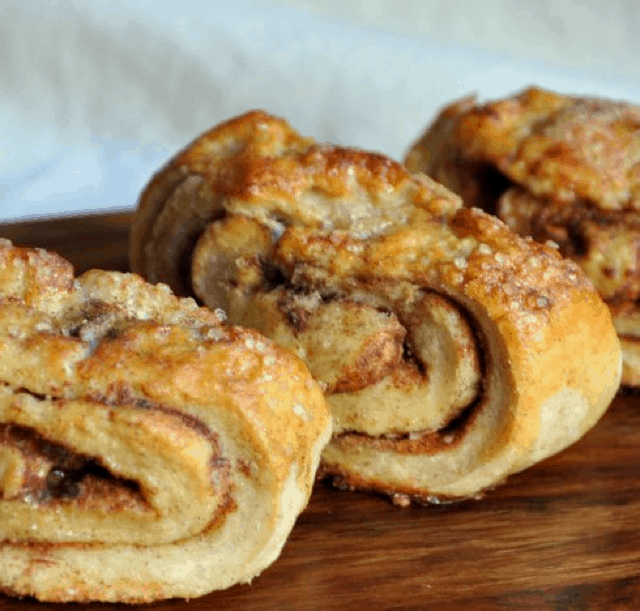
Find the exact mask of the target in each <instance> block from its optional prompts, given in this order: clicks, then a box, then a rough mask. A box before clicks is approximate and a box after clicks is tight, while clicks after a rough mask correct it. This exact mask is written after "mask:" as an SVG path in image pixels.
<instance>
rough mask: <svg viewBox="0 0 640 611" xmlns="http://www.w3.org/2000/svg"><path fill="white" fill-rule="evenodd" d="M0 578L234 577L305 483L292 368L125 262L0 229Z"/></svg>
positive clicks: (253, 560)
mask: <svg viewBox="0 0 640 611" xmlns="http://www.w3.org/2000/svg"><path fill="white" fill-rule="evenodd" d="M0 381H1V384H0V530H1V532H2V543H0V590H2V591H3V592H5V593H8V594H11V595H16V596H34V597H36V598H38V599H40V600H46V601H57V602H60V601H63V602H64V601H85V602H86V601H121V602H129V603H133V602H149V601H152V600H157V599H163V598H170V597H184V598H189V597H195V596H200V595H202V594H205V593H208V592H210V591H212V590H215V589H221V588H226V587H228V586H231V585H233V584H235V583H240V582H247V581H249V580H251V579H252V578H253V577H254V576H256V575H257V574H258V573H259V572H260V571H262V570H263V569H264V568H265V567H267V566H268V565H269V564H270V563H271V562H273V561H274V560H275V559H276V558H277V556H278V555H279V553H280V550H281V548H282V546H283V544H284V543H285V540H286V538H287V536H288V534H289V532H290V530H291V528H292V527H293V524H294V521H295V520H296V518H297V516H298V514H299V513H300V512H301V511H302V510H303V508H304V507H305V505H306V503H307V500H308V498H309V495H310V492H311V488H312V485H313V482H314V481H315V474H316V469H317V466H318V463H319V459H320V452H321V449H322V447H323V446H324V445H325V443H326V442H327V440H328V438H329V436H330V414H329V412H328V409H327V407H326V403H325V401H324V398H323V395H322V391H321V390H320V389H319V387H318V385H317V384H316V383H315V382H314V381H313V379H312V378H311V376H310V375H309V372H308V370H307V368H306V367H305V366H304V364H303V363H302V362H301V361H300V360H299V359H297V358H296V357H295V356H293V355H291V354H289V353H288V352H286V351H284V350H282V349H281V348H279V347H277V346H276V345H274V344H273V343H272V342H270V341H268V340H267V339H265V338H264V337H262V336H260V335H259V334H257V333H256V332H255V331H249V330H242V329H238V328H234V327H227V326H224V325H223V324H222V322H221V318H220V315H219V313H215V312H212V311H210V310H208V309H206V308H200V307H198V306H197V304H196V303H195V302H194V300H193V299H183V300H179V299H177V298H176V297H175V296H174V295H172V294H171V292H170V290H169V288H168V287H167V286H163V285H158V286H151V285H149V284H146V283H145V282H144V281H143V280H142V279H141V278H140V277H139V276H136V275H133V274H120V273H115V272H105V271H96V270H94V271H89V272H87V273H85V274H84V275H82V276H80V277H79V278H77V279H74V277H73V270H72V267H71V265H70V264H69V263H68V262H67V261H65V260H64V259H62V258H61V257H59V256H57V255H55V254H52V253H47V252H45V251H42V250H33V249H26V248H17V247H13V246H12V245H11V244H10V243H9V242H8V241H6V240H3V241H1V243H0Z"/></svg>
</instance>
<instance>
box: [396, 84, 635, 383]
mask: <svg viewBox="0 0 640 611" xmlns="http://www.w3.org/2000/svg"><path fill="white" fill-rule="evenodd" d="M405 163H406V165H407V167H408V168H409V169H410V170H411V171H413V172H424V173H426V174H428V175H429V176H431V177H433V178H434V179H436V180H437V181H439V182H441V183H442V184H444V185H446V186H447V187H449V188H450V189H452V190H453V191H455V192H456V193H458V194H460V195H461V196H462V198H463V200H464V201H465V203H466V204H467V205H469V206H478V207H481V208H483V209H484V210H486V211H487V212H490V213H492V214H496V215H497V216H498V217H499V218H500V219H502V220H503V221H504V222H505V223H506V224H507V225H508V226H509V227H510V228H511V229H513V230H514V231H516V232H518V233H520V234H521V235H528V236H532V237H533V238H534V239H535V240H537V241H540V242H545V241H547V240H551V241H553V242H555V243H557V244H558V245H559V248H560V252H561V253H562V255H563V256H565V257H569V258H571V259H572V260H574V261H575V262H576V263H578V265H579V266H580V267H581V268H582V270H583V271H584V272H585V273H586V274H587V275H588V277H589V278H590V279H591V281H592V282H593V284H594V286H595V287H596V289H597V290H598V292H599V293H600V295H601V296H602V298H603V299H604V300H605V302H606V303H607V304H608V305H609V307H610V308H611V311H612V313H613V320H614V325H615V327H616V329H617V331H618V333H619V335H620V340H621V344H622V349H623V355H624V366H623V384H625V385H629V386H638V385H640V324H639V322H638V320H639V319H640V309H639V307H638V303H640V254H639V253H640V248H639V245H640V108H638V107H636V106H633V105H631V104H626V103H623V102H613V101H609V100H599V99H589V98H580V97H574V96H566V95H561V94H557V93H554V92H551V91H544V90H542V89H538V88H533V87H532V88H529V89H526V90H524V91H522V92H520V93H518V94H516V95H514V96H512V97H509V98H505V99H502V100H495V101H492V102H488V103H486V104H478V103H477V102H476V99H475V98H473V97H469V98H465V99H463V100H459V101H457V102H454V103H452V104H450V105H449V106H447V107H446V108H445V109H444V110H443V111H442V112H441V113H440V114H439V116H438V117H437V118H436V120H435V121H434V123H433V124H432V125H431V126H430V127H429V128H428V129H427V130H426V132H425V133H424V134H423V135H422V136H421V137H420V139H419V140H418V141H417V142H415V143H414V145H413V146H412V147H411V148H410V150H409V151H408V153H407V155H406V159H405Z"/></svg>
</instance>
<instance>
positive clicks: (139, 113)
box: [0, 0, 640, 220]
mask: <svg viewBox="0 0 640 611" xmlns="http://www.w3.org/2000/svg"><path fill="white" fill-rule="evenodd" d="M490 1H491V0H483V1H482V2H476V3H471V2H469V3H468V7H471V6H473V5H477V6H478V10H479V11H480V13H482V14H480V13H478V16H477V19H476V23H478V31H484V32H485V38H484V39H483V38H482V37H481V36H479V35H476V36H475V38H473V37H470V38H469V40H470V44H468V45H467V44H463V41H462V40H461V39H460V37H461V32H462V33H464V31H465V28H467V29H468V30H469V32H471V31H472V30H473V28H470V26H469V24H472V23H473V19H471V20H470V16H469V12H468V11H467V10H461V11H460V23H459V24H458V28H457V29H456V28H455V27H454V26H455V15H456V13H455V10H453V7H454V6H455V5H456V3H455V2H450V3H449V4H447V7H448V9H447V10H448V12H447V11H445V12H442V11H443V10H444V9H442V10H441V11H440V15H441V17H442V16H447V19H443V20H442V24H443V28H444V30H445V34H446V31H447V28H449V30H451V32H450V34H451V36H450V38H451V39H452V40H453V42H449V41H447V40H446V36H443V33H442V32H439V30H438V22H437V20H436V21H433V22H432V21H429V22H425V23H426V25H425V23H423V24H422V26H421V27H422V30H420V27H419V26H420V24H419V22H418V18H417V17H416V18H415V20H413V21H412V22H411V23H413V24H414V25H413V26H412V25H411V23H409V22H407V23H404V25H402V23H400V25H398V24H399V22H398V19H397V18H396V16H397V15H396V14H397V11H399V10H401V7H402V6H405V5H406V7H411V6H413V7H414V8H415V7H416V6H423V7H424V6H431V7H434V6H435V5H436V4H437V3H435V0H434V1H433V2H427V4H420V0H413V2H411V0H404V1H401V2H399V4H398V2H393V1H391V0H388V1H387V0H359V2H358V4H359V5H362V6H364V7H365V9H366V6H367V2H368V5H369V6H371V7H375V8H376V10H375V11H373V12H372V13H371V15H374V16H375V19H370V18H366V19H365V18H363V19H357V18H356V17H354V15H353V14H351V13H350V12H349V9H350V7H351V6H353V3H350V2H349V0H345V1H344V2H342V3H337V2H336V3H335V6H334V8H333V9H331V6H332V3H330V2H329V3H325V4H323V3H321V2H320V0H315V1H314V0H307V1H306V2H304V3H303V4H305V5H307V9H306V10H305V9H304V8H299V7H297V6H293V0H290V1H287V0H281V1H280V2H278V1H276V0H253V1H252V0H235V1H233V0H226V1H224V2H222V1H218V0H208V1H205V0H197V1H191V2H189V1H185V2H176V1H174V2H169V1H168V0H157V1H153V2H152V1H151V0H126V1H125V0H93V1H92V2H90V3H82V2H77V1H76V2H74V1H72V0H66V1H65V0H59V1H57V2H55V1H51V0H50V1H49V2H36V1H29V0H26V1H25V0H0V168H1V170H2V171H1V173H0V220H9V219H22V218H30V217H40V216H45V215H60V214H64V215H66V214H74V213H81V212H90V211H98V210H123V209H130V208H133V207H134V206H135V203H136V197H137V195H138V193H139V191H140V189H141V188H142V186H143V185H144V184H145V182H146V181H147V180H148V178H149V177H150V175H151V174H152V173H153V172H154V171H155V170H156V169H157V168H158V167H159V166H160V165H161V164H162V163H163V162H164V161H165V160H166V159H167V158H168V157H169V156H170V155H171V154H172V153H174V152H175V151H176V150H177V149H179V148H181V147H182V146H184V145H186V144H187V143H188V142H189V141H190V140H191V139H192V138H194V137H195V136H196V135H197V134H198V133H200V132H201V131H203V130H205V129H208V128H209V127H211V126H212V125H214V124H215V123H217V122H219V121H221V120H224V119H227V118H229V117H231V116H233V115H236V114H239V113H241V112H244V111H246V110H248V109H251V108H264V109H266V110H268V111H270V112H273V113H275V114H279V115H282V116H284V117H286V118H287V119H288V120H289V121H290V122H291V123H292V125H293V126H294V127H295V128H296V129H298V130H300V131H301V132H302V133H303V134H304V135H309V136H313V137H315V138H316V139H318V140H320V141H332V142H337V143H341V144H346V145H351V146H357V147H362V148H369V149H374V150H378V151H381V152H384V153H386V154H389V155H391V156H393V157H395V158H399V157H400V156H401V155H402V153H403V152H404V151H405V149H406V148H407V146H408V145H409V144H410V143H411V141H412V140H413V139H415V138H416V137H417V136H418V135H419V133H420V132H421V131H422V130H423V129H424V128H425V126H426V124H427V123H428V122H429V121H430V120H431V119H432V118H433V115H434V113H435V112H436V111H437V110H438V108H439V107H441V106H442V105H443V104H445V103H447V102H449V101H450V100H452V99H454V98H456V97H460V96H462V95H466V94H468V93H471V92H477V93H478V95H479V96H480V97H481V98H482V99H486V98H492V97H497V96H503V95H507V94H510V93H512V92H515V91H516V90H518V89H520V88H522V87H524V86H526V85H529V84H539V85H541V86H545V87H550V88H553V89H556V90H559V91H564V92H568V93H579V94H589V95H598V96H602V97H611V98H618V99H626V100H630V101H633V102H636V103H640V84H638V82H637V80H636V78H635V75H634V71H637V70H636V69H637V67H638V59H637V58H636V57H635V56H633V54H632V53H631V52H630V51H629V50H628V49H627V47H626V46H625V45H626V42H625V41H627V38H625V36H628V30H629V29H630V28H631V29H633V27H634V26H633V24H631V25H630V24H629V23H628V22H626V21H625V20H624V18H623V17H624V15H623V14H622V13H621V14H620V15H618V18H619V21H620V23H619V28H620V32H623V33H624V34H620V37H619V42H620V44H619V45H618V47H615V48H613V47H612V53H611V55H610V56H609V58H608V59H607V58H605V60H606V61H605V60H602V57H601V56H598V57H599V58H600V60H601V61H599V62H595V61H592V62H589V61H588V59H585V65H584V66H579V65H578V62H577V60H576V58H577V57H579V55H578V56H576V55H575V54H576V53H579V49H577V47H579V46H580V44H581V45H583V49H584V51H583V52H584V55H585V58H588V52H587V49H590V50H591V52H592V53H593V52H597V49H595V50H594V49H593V48H592V46H593V45H591V46H590V40H595V38H594V37H593V36H591V37H590V30H589V29H587V30H586V31H584V30H582V29H581V30H580V32H582V38H580V40H578V41H577V43H576V45H577V47H576V45H574V46H571V45H569V46H568V47H567V44H568V43H567V41H566V40H565V38H566V37H564V38H562V40H561V41H560V42H558V40H555V44H556V47H557V54H558V55H557V61H553V59H554V58H553V44H552V43H554V38H553V37H550V38H549V40H550V41H551V43H550V45H551V48H547V47H546V46H545V51H544V53H541V54H540V55H539V56H538V57H537V58H536V55H535V53H532V52H531V49H532V48H534V47H531V45H530V44H529V43H526V41H527V40H529V39H527V35H529V37H531V33H530V32H529V34H526V32H527V31H528V30H527V20H528V17H527V14H526V11H525V13H524V17H523V14H522V11H521V12H520V14H519V16H516V17H517V24H518V26H517V27H516V26H515V25H514V24H515V23H516V22H514V24H510V23H507V22H506V21H505V20H508V19H511V18H512V17H513V16H512V15H510V14H509V13H508V12H504V13H496V14H493V13H491V14H488V13H487V12H486V10H487V3H488V2H490ZM623 1H624V0H620V2H623ZM630 1H631V2H634V0H630ZM493 2H494V3H495V5H496V6H498V5H500V6H502V5H503V4H504V3H503V2H502V0H493ZM531 2H532V3H533V2H534V0H531ZM462 4H465V3H462ZM561 4H562V2H561ZM564 4H566V7H567V8H568V10H570V6H571V5H570V3H569V4H567V3H566V2H565V3H564ZM584 4H585V3H582V6H583V8H584ZM327 6H329V8H327ZM609 6H615V1H612V2H609ZM633 6H635V4H634V5H633ZM503 8H504V7H503ZM416 10H417V9H416ZM385 11H387V23H388V24H389V27H384V26H385V21H384V15H385ZM408 14H409V16H410V13H408ZM416 14H417V13H416ZM420 14H423V13H420ZM577 14H581V13H580V11H578V12H577ZM364 15H365V16H366V15H369V13H366V11H365V13H364ZM380 16H382V17H380ZM592 16H593V18H594V19H595V20H598V19H600V18H599V16H598V14H596V13H593V14H592ZM489 18H491V19H492V20H493V21H491V24H492V25H490V27H489V26H487V25H486V22H483V21H481V20H486V19H489ZM600 21H602V20H601V19H600ZM482 23H484V24H485V25H484V26H482V28H484V29H482V28H481V24H482ZM607 23H608V22H607ZM452 24H453V25H452ZM496 24H498V25H499V24H502V25H503V26H504V27H503V28H502V29H503V30H504V32H505V37H510V38H511V40H512V41H513V44H512V45H511V46H510V47H509V45H507V43H506V42H505V41H504V40H501V41H500V43H499V44H494V43H496V42H497V41H495V40H494V38H495V35H494V34H493V32H497V31H499V30H500V28H499V27H498V25H496ZM531 24H532V26H534V27H538V26H539V23H537V22H535V21H532V22H531ZM445 26H446V27H445ZM452 28H453V29H452ZM518 28H520V29H522V32H523V34H520V31H519V29H518ZM507 30H509V31H508V32H507ZM607 31H608V30H607ZM425 32H426V33H425ZM487 37H488V38H487ZM570 38H571V37H570ZM578 38H579V37H578ZM505 40H506V38H505ZM483 41H484V42H483ZM492 41H493V42H492ZM522 41H525V43H526V44H524V45H523V44H522ZM578 43H579V44H578ZM527 44H528V45H529V46H527ZM567 48H570V49H571V53H568V52H567V50H566V49H567ZM509 49H511V51H513V52H511V53H508V52H507V51H509ZM514 49H515V50H514ZM563 49H564V51H563ZM527 50H528V51H527ZM627 52H629V56H628V57H627V56H626V55H625V53H627ZM620 55H621V56H622V57H626V61H627V64H626V65H621V61H623V60H620V59H619V56H620ZM563 57H564V58H565V59H563ZM567 58H568V59H567ZM603 61H604V63H603ZM607 61H609V64H607ZM607 66H609V68H607ZM611 66H616V67H617V68H616V69H613V68H612V67H611ZM618 68H619V69H618Z"/></svg>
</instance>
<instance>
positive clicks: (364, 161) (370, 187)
mask: <svg viewBox="0 0 640 611" xmlns="http://www.w3.org/2000/svg"><path fill="white" fill-rule="evenodd" d="M131 262H132V266H133V268H134V269H135V270H136V271H138V272H140V273H142V274H144V275H146V276H147V277H149V278H150V279H151V280H153V281H157V280H160V279H162V280H163V281H165V282H168V283H169V284H170V285H171V286H173V287H174V288H175V289H176V290H178V291H183V292H191V291H192V292H193V294H195V295H196V296H197V297H198V298H199V299H201V300H202V301H203V302H204V303H205V304H207V305H208V306H210V307H212V308H218V307H222V308H224V309H226V310H227V312H228V315H229V317H230V320H231V321H233V322H234V323H237V324H242V325H246V326H249V327H253V328H255V329H257V330H259V331H260V332H261V333H264V334H265V335H266V336H268V337H270V338H271V339H273V340H274V341H276V342H277V343H279V344H280V345H282V346H284V347H286V348H288V349H290V350H292V351H293V352H295V353H297V354H298V355H299V356H300V357H301V358H302V359H304V360H305V362H306V363H307V365H308V366H309V369H310V371H311V373H312V374H313V375H314V377H315V378H316V380H318V381H319V382H320V384H321V385H322V386H323V388H324V389H325V392H326V396H327V401H328V403H329V405H330V407H331V411H332V415H333V430H334V436H333V438H332V440H331V443H329V445H328V446H327V447H326V448H325V450H324V452H323V466H322V469H323V473H324V474H325V475H328V476H333V477H334V478H335V479H336V482H337V483H338V484H339V485H341V486H346V487H351V488H362V489H371V490H378V491H380V492H383V493H387V494H390V495H400V496H396V498H399V499H401V500H403V499H405V498H406V497H405V496H403V495H406V496H408V497H414V498H417V499H423V500H435V499H442V498H459V497H467V496H472V495H475V494H477V493H478V492H479V491H481V490H483V489H484V488H486V487H489V486H492V485H494V484H496V483H498V482H500V481H501V480H503V479H504V478H505V477H506V476H507V475H509V474H510V473H513V472H515V471H519V470H521V469H524V468H526V467H527V466H529V465H531V464H533V463H535V462H537V461H539V460H542V459H543V458H545V457H547V456H549V455H551V454H553V453H555V452H558V451H560V450H561V449H563V448H565V447H566V446H568V445H569V444H571V443H573V442H574V441H576V440H577V439H579V438H580V437H581V436H582V435H583V434H584V433H585V432H586V431H587V430H588V429H589V428H590V427H591V426H593V425H594V424H595V422H596V421H597V420H598V418H599V417H600V416H601V415H602V413H603V412H604V411H605V409H606V408H607V406H608V405H609V402H610V401H611V399H612V397H613V396H614V394H615V392H616V390H617V387H618V382H619V375H620V352H619V345H618V340H617V337H616V334H615V331H614V329H613V326H612V323H611V317H610V314H609V312H608V310H607V308H606V306H605V305H604V304H603V302H602V300H601V299H600V298H599V297H598V295H597V293H596V292H595V291H594V290H593V287H592V285H591V284H590V283H589V281H588V280H587V279H586V278H585V276H584V275H583V274H582V273H581V271H580V269H579V268H578V267H577V266H576V265H575V264H574V263H572V262H570V261H566V260H563V259H562V258H561V257H560V255H559V254H558V253H557V252H556V250H555V249H553V248H551V247H548V246H545V245H540V244H536V243H535V242H533V241H532V240H531V239H523V238H520V237H518V236H517V235H516V234H514V233H513V232H511V231H510V230H509V229H508V228H507V227H506V226H505V225H504V224H503V223H501V222H500V221H499V220H497V219H496V218H494V217H491V216H490V215H488V214H486V213H484V212H482V211H480V210H476V209H473V210H472V209H467V208H465V207H463V206H462V203H461V201H460V199H459V198H458V197H457V196H455V195H453V194H452V193H451V192H450V191H448V190H447V189H445V188H444V187H442V186H441V185H439V184H437V183H435V182H433V181H432V180H430V179H428V178H426V177H424V176H418V175H412V174H410V173H409V172H408V171H407V170H406V169H405V168H403V167H402V166H400V165H399V164H397V163H395V162H393V161H391V160H390V159H388V158H386V157H384V156H382V155H378V154H374V153H368V152H364V151H359V150H354V149H347V148H341V147H337V146H331V145H320V144H317V143H315V142H313V141H310V140H309V139H306V138H302V137H301V136H299V135H297V134H296V133H295V132H294V131H293V130H292V128H291V127H290V126H289V125H288V124H287V123H286V122H285V121H283V120H281V119H278V118H275V117H272V116H270V115H267V114H266V113H263V112H251V113H248V114H246V115H243V116H241V117H238V118H236V119H233V120H231V121H229V122H227V123H225V124H222V125H220V126H218V127H216V128H214V129H213V130H211V131H209V132H207V133H205V134H203V135H202V136H200V137H199V138H198V139H196V140H195V141H194V142H193V143H192V144H191V145H189V146H188V147H187V148H186V149H184V150H183V151H182V152H181V153H179V154H178V155H177V156H176V157H175V158H174V159H172V160H171V161H170V163H169V164H168V165H167V166H166V167H165V168H164V169H162V170H161V171H160V172H159V173H158V174H157V175H156V176H155V177H154V178H153V180H152V181H151V183H150V184H149V185H148V186H147V188H146V189H145V191H144V192H143V194H142V196H141V198H140V202H139V207H138V213H137V217H136V221H135V223H134V227H133V231H132V243H131ZM576 355H578V356H577V358H576Z"/></svg>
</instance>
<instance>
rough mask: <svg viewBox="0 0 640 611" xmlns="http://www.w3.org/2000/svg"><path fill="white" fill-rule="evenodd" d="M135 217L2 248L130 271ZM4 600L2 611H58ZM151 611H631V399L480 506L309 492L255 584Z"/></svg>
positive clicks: (635, 498)
mask: <svg viewBox="0 0 640 611" xmlns="http://www.w3.org/2000/svg"><path fill="white" fill-rule="evenodd" d="M130 222H131V216H130V215H128V214H111V215H93V216H83V217H75V218H69V219H61V220H53V221H39V222H32V223H20V224H10V225H9V224H7V225H0V237H7V238H9V239H11V240H13V241H14V243H16V244H22V245H32V246H40V247H43V248H47V249H50V250H54V251H57V252H59V253H61V254H62V255H63V256H65V257H67V258H68V259H70V260H71V261H72V262H73V263H74V264H75V265H76V266H77V270H78V272H80V271H83V270H86V269H88V268H90V267H102V268H106V269H115V270H121V271H126V270H127V239H128V229H129V224H130ZM74 607H75V608H76V609H78V608H86V607H90V608H95V609H131V607H130V606H126V605H110V604H99V605H98V604H96V605H81V606H77V605H75V606H74ZM62 608H69V607H68V605H67V606H64V605H51V604H40V603H36V602H34V601H33V600H23V601H20V600H15V599H12V598H8V597H2V596H0V611H9V610H11V611H18V610H22V611H25V610H27V609H29V610H30V609H42V610H45V609H62ZM146 608H149V609H167V610H168V609H172V610H180V611H185V610H187V609H189V610H190V611H198V610H204V609H211V608H215V609H218V610H224V609H243V610H254V609H256V610H257V609H260V610H263V609H269V610H270V609H278V610H298V609H301V610H334V609H340V610H341V609H345V610H348V609H357V610H367V611H370V610H371V611H373V610H378V609H382V610H386V609H402V610H408V609H426V610H433V609H445V610H449V609H451V610H457V609H464V610H465V611H475V610H482V611H485V610H487V611H491V610H494V609H495V610H500V611H504V610H521V609H530V610H536V611H538V610H547V609H549V610H554V611H569V610H580V611H582V610H591V609H595V610H615V611H618V610H626V609H629V610H634V611H636V610H638V609H640V395H625V396H622V395H621V396H619V397H618V398H616V400H615V401H614V403H613V404H612V406H611V408H610V409H609V411H608V412H607V414H606V415H605V416H604V418H603V419H602V420H601V421H600V423H599V424H598V425H597V426H596V427H595V428H594V429H593V430H592V431H591V432H590V433H589V434H588V435H587V436H586V437H585V438H584V439H582V440H581V441H580V442H578V443H577V444H575V445H574V446H573V447H571V448H569V449H568V450H566V451H564V452H562V453H561V454H559V455H557V456H555V457H552V458H550V459H548V460H546V461H545V462H543V463H541V464H539V465H537V466H535V467H533V468H531V469H529V470H528V471H525V472H524V473H520V474H517V475H515V476H512V477H511V478H510V479H509V480H508V482H507V483H506V484H505V485H503V486H502V487H500V488H498V489H497V490H495V491H492V492H490V493H487V494H486V496H485V498H484V499H482V500H479V501H466V502H461V503H458V504H451V505H439V506H429V507H418V506H412V507H409V508H407V509H402V508H399V507H394V506H393V505H391V503H389V501H387V500H386V499H385V498H382V497H378V496H375V495H369V494H358V493H350V492H341V491H338V490H334V489H332V488H330V487H329V486H328V485H326V484H318V485H317V486H316V489H315V491H314V493H313V496H312V498H311V502H310V504H309V506H308V508H307V510H306V511H305V512H304V513H303V514H302V515H301V516H300V518H299V519H298V522H297V524H296V526H295V528H294V530H293V533H292V535H291V537H290V539H289V541H288V542H287V544H286V546H285V548H284V551H283V553H282V556H281V557H280V558H279V559H278V560H277V561H276V562H275V563H274V564H273V565H272V566H271V567H270V568H269V569H267V570H266V571H265V572H264V573H263V574H262V575H260V576H259V577H258V578H257V579H255V580H254V582H253V583H252V584H251V585H245V586H236V587H233V588H231V589H230V590H227V591H224V592H219V593H214V594H211V595H209V596H205V597H203V598H200V599H196V600H191V601H188V602H185V601H181V600H180V601H179V600H171V601H165V602H161V603H157V604H153V605H146Z"/></svg>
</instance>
